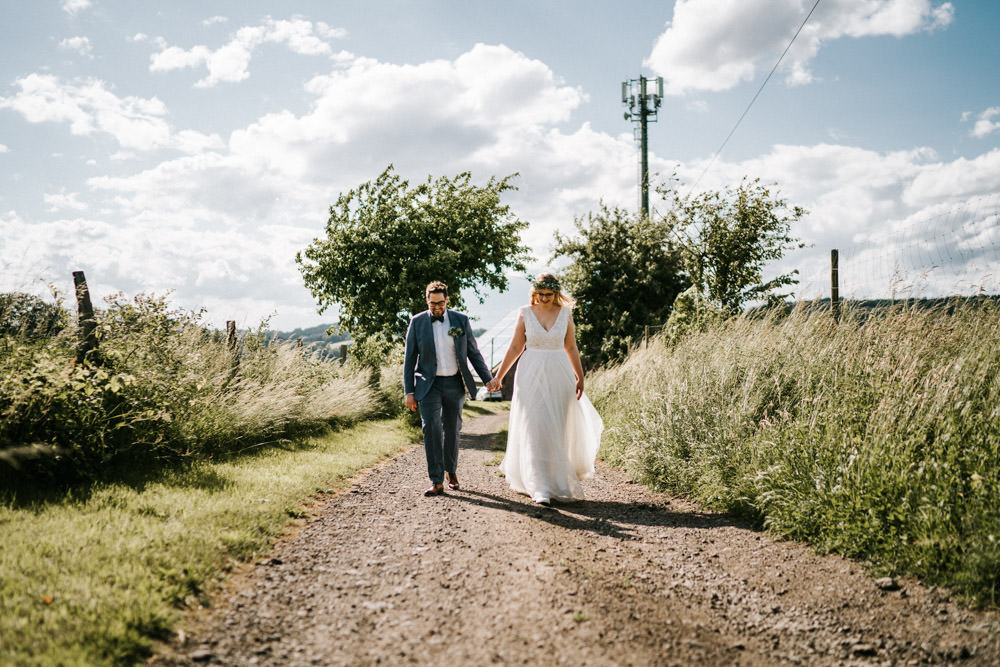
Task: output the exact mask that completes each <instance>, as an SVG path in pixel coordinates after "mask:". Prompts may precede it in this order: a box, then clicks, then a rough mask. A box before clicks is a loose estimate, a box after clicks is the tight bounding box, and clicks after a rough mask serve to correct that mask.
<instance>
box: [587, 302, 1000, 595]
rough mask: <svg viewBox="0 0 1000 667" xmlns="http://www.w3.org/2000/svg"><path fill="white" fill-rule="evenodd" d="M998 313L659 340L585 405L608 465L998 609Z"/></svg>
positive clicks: (796, 317)
mask: <svg viewBox="0 0 1000 667" xmlns="http://www.w3.org/2000/svg"><path fill="white" fill-rule="evenodd" d="M997 340H1000V309H998V308H997V307H996V306H994V305H990V304H987V305H983V306H982V307H979V308H972V307H963V306H961V305H959V306H957V307H956V308H955V309H954V310H953V311H952V312H948V313H946V312H945V311H943V310H940V311H917V310H907V309H895V310H889V311H884V312H881V313H877V314H874V315H870V316H869V315H862V314H860V313H847V314H846V315H845V317H844V319H843V320H842V322H841V324H840V325H839V326H835V325H833V323H832V322H831V321H830V318H829V315H828V314H827V313H820V312H809V311H805V310H799V311H796V312H793V313H792V314H791V315H790V316H789V317H787V318H782V319H776V320H760V319H756V320H755V319H750V318H740V319H735V320H731V321H728V322H722V323H719V324H717V325H713V326H711V327H710V328H709V329H708V330H707V331H704V332H701V333H692V334H689V335H688V336H686V337H685V338H683V339H681V340H680V341H679V342H677V343H676V344H675V345H668V344H667V343H666V342H665V341H662V340H660V341H654V342H653V343H652V344H651V345H650V346H649V347H648V348H647V349H644V350H639V351H637V352H636V353H635V354H633V355H632V356H631V357H630V358H629V359H628V361H627V362H626V363H625V364H623V365H622V366H620V367H618V368H614V369H611V370H607V371H604V372H602V373H599V374H595V377H594V378H593V379H592V380H591V384H590V388H591V389H590V391H591V394H592V395H593V397H594V400H595V403H597V405H598V407H599V409H601V411H602V414H603V416H604V419H605V424H606V426H607V430H606V431H605V439H604V446H603V449H602V455H603V456H604V458H605V459H607V460H608V461H609V462H611V463H613V464H616V465H621V466H624V467H626V468H627V469H628V470H630V472H631V473H632V474H633V476H634V477H636V478H638V479H640V480H642V481H644V482H646V483H648V484H650V485H652V486H653V487H654V488H657V489H663V490H669V491H671V492H674V493H679V494H683V495H686V496H689V497H691V498H693V499H695V500H698V501H700V502H701V503H703V504H705V505H707V506H710V507H714V508H718V509H724V510H728V511H735V512H739V513H742V514H744V515H747V516H750V517H753V518H754V519H756V520H758V521H760V522H761V523H762V524H763V525H765V526H767V527H769V528H770V529H772V530H773V531H775V532H777V533H778V534H781V535H783V536H787V537H791V538H794V539H800V540H805V541H808V542H810V543H812V544H813V545H815V546H816V547H817V548H818V549H819V550H821V551H835V552H839V553H843V554H845V555H848V556H851V557H855V558H859V559H863V560H868V561H870V562H872V563H873V564H875V565H876V567H877V569H879V570H881V571H885V572H890V573H892V572H899V573H911V574H916V575H919V576H921V577H923V578H924V579H925V580H926V581H928V582H929V583H933V584H943V585H947V586H950V587H952V588H953V589H955V590H956V591H957V592H959V593H960V594H963V595H964V596H966V598H967V599H968V600H970V601H971V602H973V603H975V604H980V605H985V606H993V607H995V606H996V605H997V604H998V603H1000V501H998V498H1000V346H997V345H996V341H997Z"/></svg>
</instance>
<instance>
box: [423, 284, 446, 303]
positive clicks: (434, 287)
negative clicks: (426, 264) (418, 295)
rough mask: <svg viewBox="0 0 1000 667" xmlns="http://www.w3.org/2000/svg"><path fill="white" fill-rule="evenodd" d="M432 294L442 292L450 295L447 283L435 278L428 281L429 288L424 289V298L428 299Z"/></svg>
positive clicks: (444, 294)
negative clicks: (432, 280)
mask: <svg viewBox="0 0 1000 667" xmlns="http://www.w3.org/2000/svg"><path fill="white" fill-rule="evenodd" d="M431 294H441V295H443V296H448V286H447V285H445V284H444V283H443V282H441V281H440V280H435V281H434V282H431V283H427V289H425V290H424V298H425V299H426V298H427V297H429V296H430V295H431Z"/></svg>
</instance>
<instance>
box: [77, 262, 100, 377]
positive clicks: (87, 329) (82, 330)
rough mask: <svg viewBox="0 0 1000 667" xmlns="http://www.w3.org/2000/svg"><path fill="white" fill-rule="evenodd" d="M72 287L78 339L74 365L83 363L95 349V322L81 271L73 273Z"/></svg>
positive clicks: (84, 278) (88, 292)
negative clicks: (74, 295) (73, 288)
mask: <svg viewBox="0 0 1000 667" xmlns="http://www.w3.org/2000/svg"><path fill="white" fill-rule="evenodd" d="M73 286H74V287H75V288H76V313H77V326H78V328H79V338H78V340H77V344H76V363H78V364H79V363H83V361H84V360H85V359H86V358H87V355H88V354H90V353H91V352H92V351H94V350H95V349H96V348H97V331H96V329H97V322H95V321H94V305H93V304H92V303H91V302H90V289H89V288H88V287H87V277H86V276H85V275H83V271H74V272H73Z"/></svg>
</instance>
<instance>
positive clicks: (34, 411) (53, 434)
mask: <svg viewBox="0 0 1000 667" xmlns="http://www.w3.org/2000/svg"><path fill="white" fill-rule="evenodd" d="M200 320H201V313H193V312H185V311H181V310H176V309H171V308H170V307H169V306H168V304H167V303H166V301H165V299H164V298H161V297H155V296H148V295H139V296H137V297H135V298H134V299H132V300H128V299H126V298H124V297H123V296H122V295H116V296H114V297H112V298H111V299H109V301H108V306H107V308H106V309H105V310H103V311H101V312H100V313H98V315H97V329H96V333H97V338H98V342H99V347H98V352H99V353H98V354H97V355H96V356H95V363H85V364H79V365H78V364H75V363H74V348H73V340H72V338H71V337H70V335H71V334H72V333H73V332H71V331H67V332H63V333H60V334H57V335H54V336H49V337H47V338H44V339H37V338H29V337H25V336H21V335H18V336H12V335H10V334H7V335H5V336H4V337H3V339H2V340H3V341H4V344H3V345H0V350H2V354H0V372H2V378H0V474H4V475H5V476H6V477H8V478H10V479H16V478H25V477H38V476H42V477H48V478H52V479H72V478H84V479H94V478H98V477H100V476H102V474H104V472H105V471H106V470H107V469H108V467H109V466H112V465H120V464H123V463H129V464H131V463H133V462H140V463H141V462H149V461H158V460H177V459H185V458H193V457H217V456H222V455H226V454H230V453H233V452H238V451H242V450H244V449H247V448H249V447H255V446H260V445H262V444H266V443H271V442H275V441H278V440H281V439H282V438H284V437H286V436H287V435H289V434H290V433H292V432H296V433H301V432H303V431H313V430H317V429H321V428H328V427H329V425H331V424H333V425H336V424H340V423H343V422H349V421H352V420H356V419H360V418H363V417H365V416H367V415H369V414H372V413H374V411H375V410H376V407H377V401H376V392H375V389H374V388H373V387H371V386H370V382H369V373H368V372H367V371H363V370H360V369H353V368H341V367H340V366H339V364H336V363H331V362H327V361H322V360H320V359H319V358H317V357H315V356H310V355H309V354H307V353H305V352H304V351H303V349H302V348H299V347H297V346H296V345H294V344H292V343H289V342H272V343H270V344H266V343H265V342H264V341H265V338H266V336H265V333H264V332H263V330H260V331H256V332H250V333H248V334H247V335H246V336H244V339H243V343H244V344H243V346H242V349H241V350H236V351H233V350H230V349H229V348H228V347H227V345H226V342H225V340H224V338H223V337H222V335H221V334H220V333H218V332H215V331H210V330H208V329H206V328H205V327H204V326H203V325H202V324H201V322H200Z"/></svg>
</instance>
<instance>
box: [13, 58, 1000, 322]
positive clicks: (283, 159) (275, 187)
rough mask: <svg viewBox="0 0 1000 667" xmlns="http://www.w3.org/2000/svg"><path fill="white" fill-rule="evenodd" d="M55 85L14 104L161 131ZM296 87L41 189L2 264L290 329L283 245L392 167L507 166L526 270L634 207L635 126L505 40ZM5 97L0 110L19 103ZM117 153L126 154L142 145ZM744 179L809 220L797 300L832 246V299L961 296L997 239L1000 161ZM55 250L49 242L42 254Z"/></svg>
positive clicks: (734, 168) (809, 153) (915, 154)
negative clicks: (227, 121) (78, 273)
mask: <svg viewBox="0 0 1000 667" xmlns="http://www.w3.org/2000/svg"><path fill="white" fill-rule="evenodd" d="M56 83H58V81H56ZM38 85H41V84H40V83H39V84H38ZM65 88H66V87H65V86H63V87H62V95H61V96H60V95H56V94H55V93H52V94H50V95H49V96H48V97H45V98H44V99H42V101H44V102H47V103H46V104H44V105H42V104H40V107H41V108H39V109H34V108H31V109H28V108H27V107H25V108H24V109H18V110H19V111H21V113H24V114H25V116H26V117H29V114H30V116H31V118H38V119H46V120H52V121H58V122H65V123H69V124H70V125H71V127H72V126H73V124H74V123H76V124H78V125H79V126H80V128H81V131H83V130H86V131H90V132H96V131H106V132H110V131H111V130H102V129H100V126H99V125H98V120H97V118H98V115H99V114H97V112H96V110H95V109H96V107H97V106H98V105H97V103H96V102H86V101H85V100H90V99H91V98H94V99H104V100H105V101H104V102H102V103H101V104H102V105H103V106H102V108H105V107H106V108H108V109H110V110H116V109H117V110H119V113H122V114H123V113H124V112H122V111H121V109H130V110H131V116H135V117H140V118H146V119H149V122H155V121H159V122H162V123H163V124H164V125H166V120H165V119H166V109H165V108H163V106H162V105H160V106H157V105H155V104H153V103H152V102H153V101H152V100H134V99H133V98H125V99H120V98H118V97H116V96H114V95H111V93H110V92H109V91H107V90H105V89H104V87H103V86H98V88H97V91H96V92H94V93H93V94H92V95H91V97H87V95H86V94H84V92H82V91H83V90H84V89H86V88H87V86H85V85H83V84H79V85H74V86H70V87H69V88H68V89H65ZM98 92H100V93H103V94H108V95H111V98H110V99H105V98H104V97H103V96H102V95H98V94H97V93H98ZM306 92H307V93H308V94H309V95H311V96H312V103H311V105H310V106H309V108H308V109H307V110H306V111H305V112H304V113H301V114H294V113H292V112H290V111H282V112H279V113H272V114H267V115H264V116H261V117H260V118H258V119H257V120H256V121H255V122H252V123H250V124H249V125H248V126H246V127H245V128H242V129H238V130H236V131H234V132H232V133H231V135H230V137H229V141H228V144H225V145H223V144H222V143H221V141H219V140H217V139H214V138H211V137H209V138H206V137H204V135H201V134H199V133H192V134H187V133H186V132H185V131H176V130H172V129H171V128H169V127H167V134H166V135H165V136H167V137H168V139H166V140H161V141H168V142H169V144H170V145H171V146H172V147H178V148H179V147H180V146H181V144H183V143H185V142H187V148H186V149H185V150H187V151H188V152H189V154H185V155H183V156H179V157H174V158H172V159H168V160H164V161H159V162H158V163H154V164H152V166H150V165H148V164H145V163H143V165H144V166H143V167H142V168H141V169H134V170H131V171H130V170H129V168H128V167H129V165H128V164H127V163H118V164H116V165H114V167H115V168H114V170H112V171H106V172H103V175H100V176H96V177H93V178H90V179H88V180H87V182H86V188H84V189H83V190H84V191H83V192H80V193H79V194H78V193H75V192H73V193H62V192H60V193H57V194H50V195H48V196H47V197H46V200H45V201H46V203H47V205H48V206H49V207H51V208H54V209H56V208H58V210H56V211H52V212H53V213H56V214H57V215H60V216H63V215H67V214H68V216H67V217H65V218H63V217H60V218H59V219H58V220H51V221H49V220H41V221H39V220H23V219H21V218H20V217H18V216H16V215H9V216H7V217H6V218H4V217H3V216H0V255H2V256H3V257H5V258H7V257H17V256H20V255H19V254H18V253H22V254H24V253H27V254H25V257H27V258H28V259H29V260H31V265H32V266H55V267H60V268H59V270H60V271H64V272H65V267H67V266H72V267H74V268H76V267H83V268H86V269H87V270H88V271H92V272H93V279H95V280H100V281H103V282H104V283H106V284H108V285H113V286H114V289H115V290H119V289H120V290H125V291H126V292H127V293H134V292H136V291H154V292H157V293H163V292H165V291H167V290H169V289H173V290H174V298H175V299H176V300H177V301H178V302H179V303H180V304H181V305H183V306H185V307H190V308H199V307H201V306H207V307H209V308H210V309H211V313H210V317H211V318H212V319H214V320H215V321H217V322H218V323H220V324H221V323H222V322H224V321H225V320H226V319H237V320H244V321H246V322H248V323H250V324H255V323H256V322H257V321H258V320H259V319H260V318H262V317H265V316H267V315H268V314H270V313H271V312H273V311H277V312H278V313H279V316H278V317H277V318H276V319H275V320H274V322H273V325H274V326H277V327H279V328H280V327H285V326H286V325H287V328H291V326H297V325H301V324H302V323H303V322H318V321H330V318H332V317H334V316H335V314H334V313H327V314H325V315H323V316H317V315H315V313H314V304H313V302H312V299H311V297H310V296H309V294H308V292H307V291H306V290H305V288H304V287H303V286H302V282H301V277H300V276H299V274H298V271H297V268H296V267H295V264H294V261H293V257H294V255H295V252H296V251H298V250H301V249H302V248H304V247H305V246H306V245H307V244H308V243H309V242H310V241H311V239H312V238H313V237H315V236H317V235H319V234H321V233H322V229H323V224H324V223H325V221H326V216H327V208H328V206H329V205H330V204H331V203H332V202H333V201H334V200H335V198H336V196H337V194H338V193H340V192H343V191H345V190H347V189H348V188H351V187H354V186H357V185H358V184H360V183H362V182H364V181H368V180H371V179H374V178H375V177H376V176H377V174H378V173H379V172H381V171H382V169H384V168H385V166H386V165H387V164H389V163H390V162H391V163H393V164H394V165H395V166H396V169H397V171H398V172H399V173H400V174H401V175H402V176H404V177H405V178H408V179H410V181H411V183H414V182H419V181H422V180H423V179H424V178H426V177H427V175H428V174H431V175H434V176H442V175H448V176H452V175H454V174H456V173H458V172H460V171H465V170H469V171H471V172H472V174H473V178H474V180H475V181H476V182H479V183H482V182H484V181H485V180H486V179H487V178H488V177H489V176H490V175H497V176H505V175H507V174H510V173H512V172H515V171H519V172H520V174H521V175H520V177H519V178H518V179H516V180H515V181H514V183H515V184H516V185H517V186H518V187H519V188H520V189H519V190H518V191H516V192H510V193H508V194H507V196H506V199H505V201H507V202H508V203H510V205H511V207H512V210H513V211H514V212H515V214H516V215H517V216H518V217H520V218H521V219H523V220H526V221H528V222H530V223H531V224H530V227H529V229H528V230H527V231H526V234H525V241H526V242H527V243H528V244H529V245H530V246H531V247H532V248H533V250H534V253H535V255H536V257H537V259H538V260H539V262H538V264H537V265H536V267H538V266H544V264H545V263H546V262H547V261H548V259H549V256H550V253H551V249H552V243H553V236H554V234H555V232H557V231H558V232H561V233H572V232H573V219H574V218H575V217H578V216H582V215H584V214H586V213H587V212H588V211H592V210H595V209H596V208H597V206H598V204H599V200H601V199H603V200H604V201H605V202H606V203H608V204H609V205H619V206H624V207H626V208H628V209H631V210H634V209H635V208H636V199H637V193H636V184H635V174H636V170H635V165H636V148H635V145H634V142H633V138H632V135H631V132H628V131H624V132H622V133H621V134H620V135H617V136H610V135H608V134H605V133H602V132H597V131H595V130H594V129H593V128H592V127H590V126H589V125H587V124H583V125H579V124H572V120H573V119H572V113H573V112H574V110H576V109H578V108H579V107H580V106H581V105H582V103H583V102H584V100H585V96H584V94H583V93H582V91H580V90H579V89H578V88H576V87H574V86H570V85H566V84H565V83H564V82H562V81H561V80H560V79H559V78H558V76H556V74H555V73H554V72H553V71H552V70H551V69H550V68H549V67H547V66H546V65H545V64H544V63H542V62H540V61H537V60H534V59H531V58H529V57H527V56H525V55H524V54H522V53H518V52H516V51H513V50H512V49H509V48H507V47H505V46H495V45H494V46H489V45H482V44H480V45H476V46H475V47H473V48H472V49H470V50H469V51H468V52H466V53H464V54H462V55H460V56H458V57H457V58H455V59H453V60H434V61H429V62H424V63H420V64H415V65H396V64H392V63H385V62H379V61H376V60H372V59H366V58H356V57H350V58H348V57H345V58H344V60H343V61H342V62H340V63H337V64H335V65H333V66H332V67H331V71H330V72H329V73H328V74H325V75H323V76H319V77H315V78H314V79H313V80H312V81H310V82H309V83H308V84H307V86H306ZM64 98H65V99H64ZM18 100H20V98H19V96H13V97H11V98H8V99H4V100H0V105H6V106H8V107H11V108H16V107H15V106H14V105H15V104H16V103H17V104H19V103H20V102H19V101H18ZM154 100H155V98H154ZM69 101H75V105H74V104H70V103H69ZM140 102H143V103H144V104H140ZM130 104H131V105H132V106H129V105H130ZM144 105H145V106H144ZM147 107H148V108H147ZM46 114H49V115H50V116H52V117H51V118H49V117H47V116H46ZM31 118H29V120H30V119H31ZM35 122H41V120H35ZM116 136H117V135H116ZM120 143H122V149H123V150H122V152H123V153H129V152H138V151H141V150H142V149H141V148H138V147H136V146H126V144H125V143H124V142H120ZM131 143H133V144H134V143H138V142H135V141H133V142H131ZM145 157H148V156H145ZM675 166H676V161H675V160H674V159H671V158H670V156H668V155H664V156H659V155H651V169H652V170H653V171H654V172H660V173H671V172H672V171H673V170H674V168H675ZM704 166H705V163H704V162H692V163H688V164H682V165H680V167H679V175H680V176H681V178H683V179H684V180H685V182H687V183H691V182H692V181H693V179H695V178H697V177H698V176H699V175H700V173H701V171H702V170H703V169H704ZM745 175H750V176H760V177H761V178H762V179H763V181H764V182H767V183H770V182H777V183H778V184H779V186H780V190H781V194H782V196H785V197H786V198H787V199H788V200H789V202H790V203H792V204H796V205H801V206H804V207H806V208H807V209H809V210H810V212H811V213H810V215H809V216H808V217H807V218H806V219H805V220H803V221H802V223H801V224H800V225H799V226H798V229H796V230H794V231H795V233H797V234H798V235H800V236H802V237H803V239H804V240H806V241H808V242H810V243H813V244H815V247H814V248H811V249H808V250H804V251H801V252H798V253H794V254H793V255H792V256H790V257H789V258H788V259H787V260H786V261H784V262H782V263H781V264H779V265H776V266H775V267H773V270H775V271H777V270H779V269H784V270H787V269H791V268H798V269H800V270H802V273H803V284H802V287H801V295H802V296H804V297H812V296H820V295H823V294H824V293H825V291H824V290H826V288H827V287H828V284H829V266H828V262H829V260H828V257H829V250H830V248H839V249H841V251H842V260H841V271H842V273H841V275H842V280H843V282H842V285H843V289H842V293H843V294H844V295H845V296H866V295H876V296H879V295H885V294H886V292H887V290H888V289H890V288H889V285H890V283H891V281H892V273H893V270H894V268H895V267H896V266H901V267H903V269H904V270H905V271H907V272H909V273H910V275H917V274H920V272H921V271H922V270H924V269H927V268H928V267H930V266H931V265H933V264H934V262H938V263H939V264H940V262H939V260H938V259H937V253H938V252H940V255H941V257H943V258H945V259H946V260H948V258H952V261H951V264H952V265H954V266H956V267H957V266H959V265H961V267H963V268H962V269H961V272H959V270H958V269H955V270H954V271H953V272H952V273H946V272H944V271H943V270H942V269H941V268H940V267H939V268H937V269H933V271H932V277H931V278H928V279H927V281H926V283H927V286H926V289H927V290H928V291H930V290H931V289H937V290H948V289H956V288H955V285H957V284H959V283H960V282H962V281H964V282H963V283H962V284H965V285H969V284H972V283H974V282H975V280H976V279H977V276H981V275H982V273H983V271H984V270H985V269H984V267H986V268H988V267H989V266H990V264H989V262H990V260H989V258H988V257H984V255H983V252H982V250H981V249H982V248H984V247H987V248H988V247H995V245H994V246H989V245H988V244H989V243H990V242H993V241H995V240H996V232H995V229H993V231H991V229H992V228H991V227H990V225H991V224H992V225H993V228H996V227H997V221H996V213H995V211H996V205H995V204H996V203H998V202H994V206H993V208H992V209H991V208H990V207H989V205H988V204H989V200H988V197H989V196H993V197H994V200H995V199H996V198H997V197H996V195H992V193H993V191H994V190H995V184H996V183H997V182H1000V151H993V152H991V153H987V154H984V155H982V156H979V157H978V158H975V159H970V160H960V159H956V160H952V161H945V160H942V159H941V158H940V157H939V156H937V155H936V154H934V152H933V151H930V150H928V149H924V148H917V149H914V150H910V151H898V152H891V153H879V152H877V151H871V150H865V149H863V148H858V147H853V146H847V145H840V144H837V143H831V144H822V145H818V146H775V147H774V148H773V149H772V150H771V151H770V152H769V153H768V154H766V155H763V156H760V157H758V158H755V159H752V160H746V161H743V162H725V161H721V160H720V161H718V162H716V163H715V164H714V165H713V168H712V170H711V171H710V172H709V173H708V174H706V178H705V182H704V183H702V184H701V187H703V188H706V189H719V188H722V187H724V186H726V185H731V184H734V183H738V182H739V180H740V179H741V178H742V177H743V176H745ZM983 202H986V203H983ZM75 204H76V205H87V206H88V208H86V209H82V208H74V205H75ZM991 211H992V212H993V216H994V217H993V218H990V217H989V214H990V212H991ZM73 216H79V217H73ZM991 221H992V222H991ZM939 228H943V229H944V234H943V235H942V232H941V231H940V229H939ZM873 230H875V232H874V233H873ZM924 232H928V233H926V234H925V233H924ZM51 238H57V239H58V242H57V243H52V244H51V245H49V241H48V240H47V239H51ZM15 239H16V241H15ZM22 239H26V241H24V243H22ZM29 242H30V244H33V245H30V247H29ZM81 249H86V251H83V250H81ZM8 251H9V252H8ZM927 252H931V253H933V254H934V259H933V261H930V260H928V259H926V258H924V254H926V253H927ZM536 267H532V268H533V270H537V269H536ZM994 275H997V276H1000V267H997V271H996V272H995V273H994ZM261 276H265V277H266V279H264V280H262V279H260V277H261ZM938 276H941V277H940V278H939V277H938ZM88 277H91V273H88ZM932 280H933V281H937V282H933V284H932ZM484 324H489V322H484Z"/></svg>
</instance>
